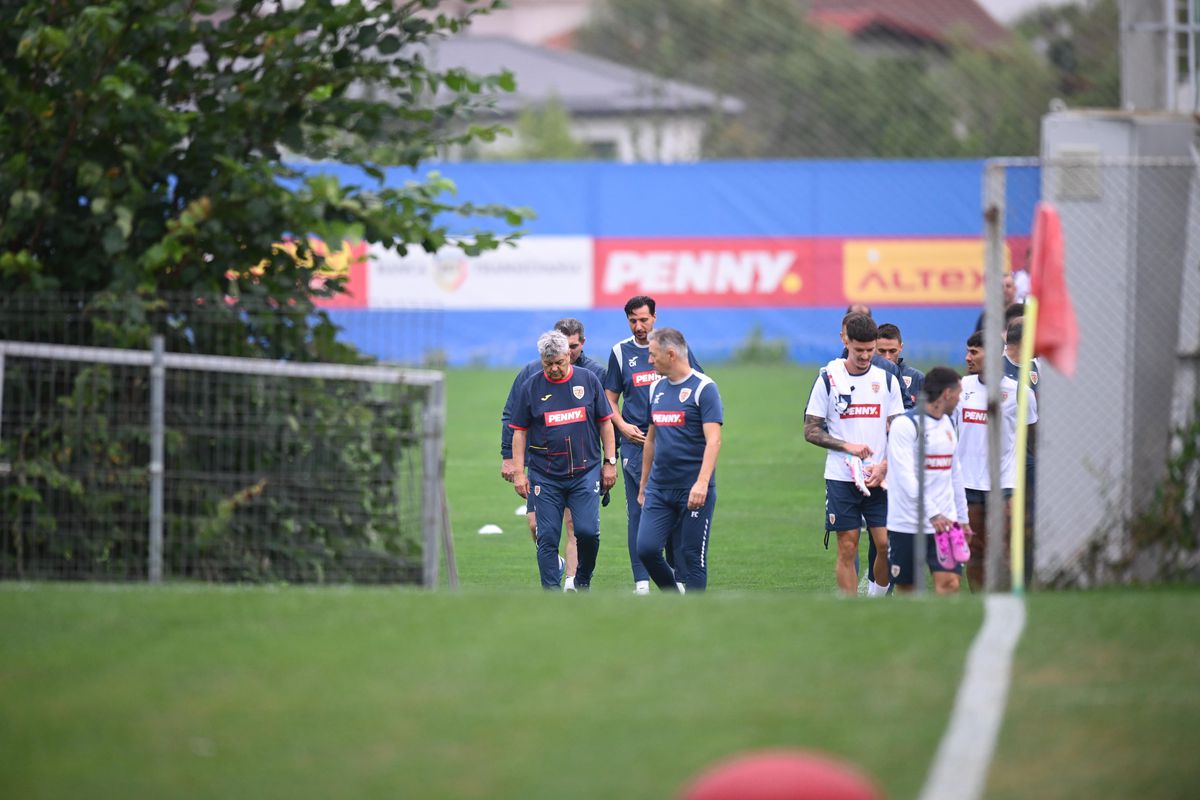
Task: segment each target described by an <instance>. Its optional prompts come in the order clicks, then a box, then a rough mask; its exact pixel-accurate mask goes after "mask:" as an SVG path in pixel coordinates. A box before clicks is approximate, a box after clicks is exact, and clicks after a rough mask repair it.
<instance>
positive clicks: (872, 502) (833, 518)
mask: <svg viewBox="0 0 1200 800" xmlns="http://www.w3.org/2000/svg"><path fill="white" fill-rule="evenodd" d="M864 521H866V524H867V527H868V528H886V527H887V492H885V491H884V490H883V489H880V488H875V489H872V490H871V496H870V497H867V496H865V495H864V494H863V493H862V492H860V491H859V490H858V489H856V488H855V486H854V484H853V483H851V482H850V481H833V480H829V479H828V478H826V479H825V530H827V531H856V530H858V529H859V528H861V527H862V526H863V522H864Z"/></svg>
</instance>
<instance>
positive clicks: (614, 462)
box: [604, 456, 617, 467]
mask: <svg viewBox="0 0 1200 800" xmlns="http://www.w3.org/2000/svg"><path fill="white" fill-rule="evenodd" d="M604 463H605V464H612V465H613V466H614V467H615V466H616V465H617V457H616V456H609V457H608V458H606V459H604Z"/></svg>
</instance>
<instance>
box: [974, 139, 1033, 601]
mask: <svg viewBox="0 0 1200 800" xmlns="http://www.w3.org/2000/svg"><path fill="white" fill-rule="evenodd" d="M1004 171H1005V165H1004V164H1003V163H1001V162H999V161H989V162H988V164H987V172H986V175H985V177H984V192H985V194H984V215H983V216H984V221H985V224H986V228H987V240H986V243H985V251H984V253H985V255H984V259H985V262H984V270H985V271H984V316H983V323H984V324H983V351H984V361H983V382H984V387H985V388H986V389H987V439H988V475H990V476H991V487H990V491H988V496H987V506H986V511H985V520H986V523H985V524H986V528H987V533H986V536H987V553H986V556H985V559H984V572H985V575H984V583H985V585H986V587H987V590H988V591H989V592H994V591H996V590H997V589H998V588H999V587H1000V586H1002V585H1003V584H1002V582H1001V580H1000V575H1001V570H1002V569H1003V568H1004V567H1003V565H1004V561H1003V559H1002V556H1003V554H1004V542H1005V539H1006V536H1005V524H1004V491H1003V489H1001V482H1002V477H1003V476H1001V474H1000V450H1001V448H1002V447H1003V445H1002V443H1001V431H1002V430H1003V427H1002V426H1003V424H1004V421H1003V416H1002V414H1001V405H1000V382H1001V381H1002V380H1003V378H1004V362H1003V359H1004V339H1003V336H1002V334H1001V326H1002V325H1003V321H1004V302H1003V298H1004V226H1005V219H1004V212H1005V203H1004V193H1005V183H1006V181H1005V177H1006V176H1005V172H1004ZM1020 457H1021V461H1022V464H1024V454H1021V456H1020ZM1014 513H1015V512H1014Z"/></svg>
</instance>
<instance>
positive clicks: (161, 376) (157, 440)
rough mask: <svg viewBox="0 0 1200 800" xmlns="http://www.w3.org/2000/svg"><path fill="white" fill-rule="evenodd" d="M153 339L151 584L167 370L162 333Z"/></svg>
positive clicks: (157, 548) (155, 568)
mask: <svg viewBox="0 0 1200 800" xmlns="http://www.w3.org/2000/svg"><path fill="white" fill-rule="evenodd" d="M151 341H152V347H151V350H152V358H153V360H152V361H151V363H150V557H149V564H148V565H147V566H148V573H149V574H148V577H149V581H150V583H161V582H162V576H163V436H164V427H165V426H164V424H163V416H164V414H163V407H164V397H165V395H166V382H167V380H166V377H167V370H166V367H165V366H164V364H163V362H164V354H165V350H166V345H165V342H164V339H163V337H162V335H161V334H159V335H155V336H154V337H153V339H152V340H151Z"/></svg>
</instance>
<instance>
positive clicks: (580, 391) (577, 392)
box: [571, 386, 583, 400]
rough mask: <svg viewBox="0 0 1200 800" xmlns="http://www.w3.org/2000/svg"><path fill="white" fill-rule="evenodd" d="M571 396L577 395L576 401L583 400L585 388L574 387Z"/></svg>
mask: <svg viewBox="0 0 1200 800" xmlns="http://www.w3.org/2000/svg"><path fill="white" fill-rule="evenodd" d="M571 394H573V395H575V399H576V400H582V399H583V387H582V386H572V387H571Z"/></svg>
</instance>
